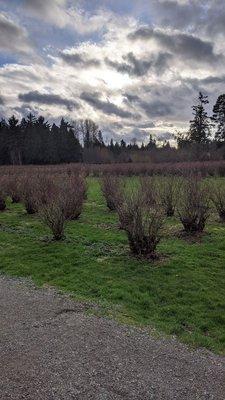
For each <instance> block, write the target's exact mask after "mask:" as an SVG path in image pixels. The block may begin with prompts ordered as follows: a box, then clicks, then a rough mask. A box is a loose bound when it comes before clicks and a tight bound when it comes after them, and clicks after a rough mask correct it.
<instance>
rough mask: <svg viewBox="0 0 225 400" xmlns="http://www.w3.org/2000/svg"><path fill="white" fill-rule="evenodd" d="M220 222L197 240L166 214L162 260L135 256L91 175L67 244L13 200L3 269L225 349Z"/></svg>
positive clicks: (4, 220)
mask: <svg viewBox="0 0 225 400" xmlns="http://www.w3.org/2000/svg"><path fill="white" fill-rule="evenodd" d="M215 221H216V218H214V220H212V221H211V222H210V223H209V224H208V225H207V229H206V235H204V236H203V237H202V238H201V239H200V240H197V241H196V242H193V241H192V242H191V241H187V240H186V239H182V238H178V237H177V235H176V234H175V232H177V231H179V230H181V225H180V224H179V221H178V220H177V219H175V218H174V219H168V221H167V225H166V229H165V237H164V239H163V240H162V242H161V243H160V245H159V252H160V253H161V254H162V255H163V256H162V258H161V260H160V261H157V262H154V263H151V262H148V261H141V260H137V259H135V258H133V257H132V256H131V255H130V253H129V248H128V245H127V238H126V235H125V233H124V232H123V231H121V230H119V229H118V221H117V216H116V214H115V213H112V212H109V211H108V210H107V208H106V206H105V202H104V199H103V197H102V195H101V192H100V187H99V183H98V181H97V179H92V178H90V179H89V192H88V199H87V201H86V203H85V208H84V212H83V213H82V215H81V217H80V219H79V220H78V221H74V222H70V223H68V225H67V227H66V239H65V240H64V241H62V242H54V241H50V240H46V237H48V236H50V233H49V231H48V230H47V228H45V227H44V226H43V225H42V223H41V222H40V221H39V219H38V217H37V216H28V215H26V213H25V211H24V209H23V207H22V206H21V205H20V204H18V205H12V204H8V209H7V211H5V212H2V213H1V214H0V254H1V259H0V260H1V261H0V272H2V273H7V274H9V275H16V276H26V277H28V276H29V277H31V278H32V279H33V280H34V282H35V283H37V284H39V285H42V284H49V285H54V286H57V287H58V288H60V289H62V290H64V291H68V292H71V293H72V294H73V295H74V296H75V297H76V298H79V299H86V300H91V301H94V302H98V303H99V304H100V305H101V308H100V309H101V313H103V314H105V315H108V316H111V317H113V318H116V319H118V320H120V321H122V322H125V323H133V324H136V325H142V326H143V325H145V326H147V325H149V326H150V327H151V328H153V329H155V330H156V332H163V333H166V334H172V335H177V336H178V337H179V338H180V340H182V341H184V342H186V343H189V344H192V345H196V346H204V347H206V348H208V349H211V350H213V351H214V352H218V353H223V354H225V225H224V226H223V225H222V224H220V223H218V222H215Z"/></svg>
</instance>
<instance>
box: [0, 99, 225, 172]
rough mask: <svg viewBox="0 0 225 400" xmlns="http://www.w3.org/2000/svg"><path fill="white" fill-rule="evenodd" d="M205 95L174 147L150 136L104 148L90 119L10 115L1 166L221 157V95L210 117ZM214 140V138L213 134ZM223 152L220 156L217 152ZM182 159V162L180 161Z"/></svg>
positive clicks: (0, 145) (0, 141)
mask: <svg viewBox="0 0 225 400" xmlns="http://www.w3.org/2000/svg"><path fill="white" fill-rule="evenodd" d="M208 103H209V101H208V96H206V95H204V94H202V93H201V92H200V93H199V96H198V102H197V104H196V105H194V106H193V107H192V109H193V119H192V120H191V121H190V128H189V130H188V132H186V133H185V134H184V133H181V134H178V135H177V137H176V140H177V148H175V147H174V148H171V146H170V144H169V142H168V141H165V142H164V143H163V146H160V147H159V146H157V143H156V140H155V139H154V138H153V136H152V135H150V137H149V141H148V143H147V144H144V143H142V145H141V146H138V145H137V142H136V140H135V139H134V140H133V141H132V142H131V143H126V142H125V140H124V139H122V140H121V141H120V142H117V141H113V140H111V141H110V143H108V144H106V143H105V142H104V139H103V135H102V132H101V130H100V129H99V127H98V125H97V124H95V122H94V121H92V120H90V119H85V120H79V121H75V122H74V123H69V122H67V121H66V120H65V119H64V118H62V119H61V122H60V124H59V125H56V124H55V123H53V124H49V123H48V121H46V120H45V118H44V117H42V116H39V117H35V116H34V115H32V114H29V115H28V116H27V117H26V118H22V120H21V121H19V120H18V119H17V118H16V117H15V116H14V115H13V116H12V117H10V118H9V119H8V120H7V121H6V120H5V119H2V120H1V121H0V164H13V165H17V164H60V163H71V162H90V163H105V162H115V161H120V162H132V161H181V160H182V159H184V160H186V159H200V158H201V159H204V158H210V157H211V158H216V157H219V158H221V157H222V158H225V94H222V95H220V96H219V97H218V99H217V101H216V104H215V105H214V107H213V114H212V116H209V115H208V112H207V105H208ZM213 132H214V136H213V137H212V133H213ZM221 149H222V151H221ZM179 157H180V158H179Z"/></svg>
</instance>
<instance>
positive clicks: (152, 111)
mask: <svg viewBox="0 0 225 400" xmlns="http://www.w3.org/2000/svg"><path fill="white" fill-rule="evenodd" d="M124 96H125V102H126V100H128V101H129V102H130V103H131V104H135V105H136V106H138V107H140V108H141V109H142V110H143V111H145V113H146V115H148V116H149V117H152V118H155V117H164V116H167V115H172V114H173V113H174V112H173V108H172V106H171V105H170V104H169V102H164V101H163V100H159V99H157V98H156V99H153V100H150V101H145V100H142V99H141V98H140V97H139V96H137V95H130V94H125V95H124Z"/></svg>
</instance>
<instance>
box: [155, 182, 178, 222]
mask: <svg viewBox="0 0 225 400" xmlns="http://www.w3.org/2000/svg"><path fill="white" fill-rule="evenodd" d="M179 186H180V180H179V179H178V178H177V177H175V176H168V177H163V178H159V181H158V194H159V199H160V202H161V204H162V207H163V209H164V210H165V214H166V215H167V217H172V216H173V215H174V213H175V208H176V204H177V200H178V195H179Z"/></svg>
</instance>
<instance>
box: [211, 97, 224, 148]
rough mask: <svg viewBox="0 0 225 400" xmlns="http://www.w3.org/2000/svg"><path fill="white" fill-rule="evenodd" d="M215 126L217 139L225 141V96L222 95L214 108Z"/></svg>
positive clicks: (213, 119) (213, 118)
mask: <svg viewBox="0 0 225 400" xmlns="http://www.w3.org/2000/svg"><path fill="white" fill-rule="evenodd" d="M212 121H213V125H214V126H215V127H216V132H215V139H216V140H217V141H218V142H224V141H225V94H221V95H220V96H219V97H218V99H217V101H216V104H215V105H214V107H213V116H212Z"/></svg>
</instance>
